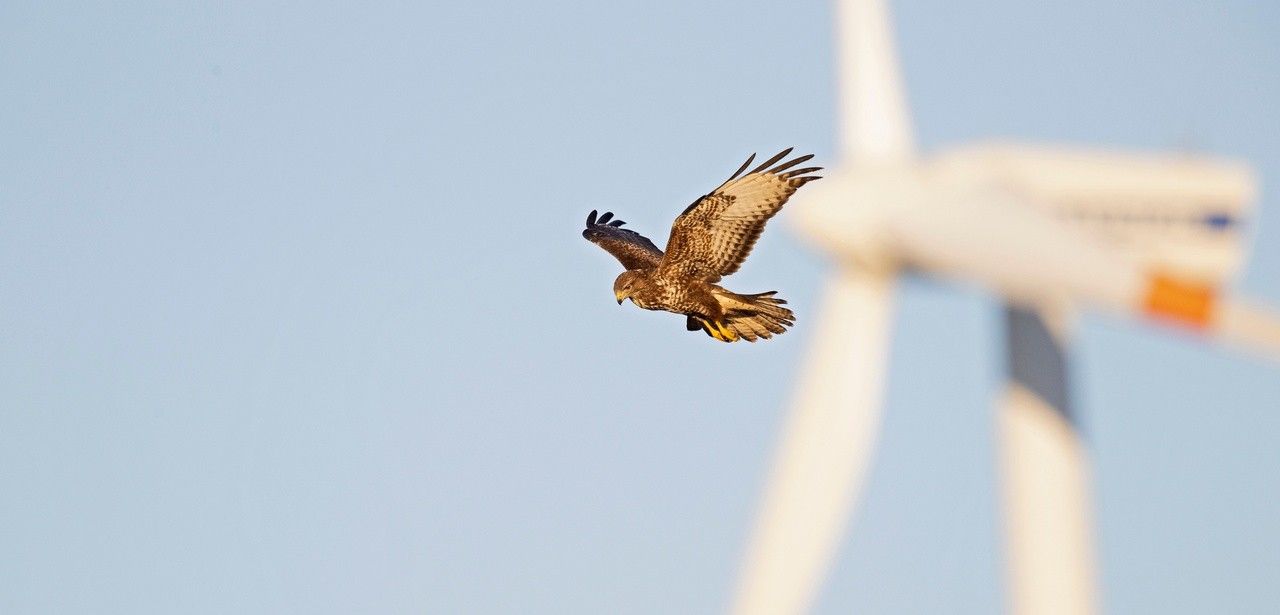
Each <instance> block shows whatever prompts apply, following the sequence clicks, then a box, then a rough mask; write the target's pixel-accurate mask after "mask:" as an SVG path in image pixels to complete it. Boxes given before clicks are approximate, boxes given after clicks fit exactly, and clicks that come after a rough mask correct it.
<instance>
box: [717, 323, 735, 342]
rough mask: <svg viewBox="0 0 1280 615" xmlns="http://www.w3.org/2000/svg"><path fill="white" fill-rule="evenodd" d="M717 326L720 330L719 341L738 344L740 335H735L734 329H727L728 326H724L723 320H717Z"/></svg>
mask: <svg viewBox="0 0 1280 615" xmlns="http://www.w3.org/2000/svg"><path fill="white" fill-rule="evenodd" d="M715 324H716V328H717V329H719V330H720V338H719V339H720V340H721V341H725V342H736V341H738V334H737V333H734V332H733V330H732V329H730V328H729V327H726V326H725V324H724V321H722V320H717V321H716V323H715Z"/></svg>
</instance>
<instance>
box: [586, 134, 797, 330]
mask: <svg viewBox="0 0 1280 615" xmlns="http://www.w3.org/2000/svg"><path fill="white" fill-rule="evenodd" d="M791 149H792V148H787V149H786V150H783V151H782V152H780V153H778V155H776V156H774V157H772V158H770V159H769V160H767V161H765V162H764V163H763V164H761V165H759V166H757V167H755V168H754V169H751V170H750V171H747V167H749V166H751V163H752V162H753V161H754V160H755V154H752V155H751V157H750V158H747V161H746V162H744V163H742V166H741V167H738V170H737V172H735V173H734V174H733V175H732V176H731V177H729V179H727V180H725V182H724V183H723V184H720V186H719V187H718V188H716V189H715V190H713V191H712V192H711V194H708V195H706V196H703V197H701V198H699V199H698V200H696V201H694V202H693V203H692V204H691V205H689V206H688V207H686V208H685V210H684V212H682V213H681V214H680V216H679V217H678V218H676V221H675V222H674V223H672V225H671V237H670V238H669V239H667V251H666V253H665V254H664V253H663V252H662V250H659V249H658V246H655V245H653V242H652V241H649V240H648V239H647V238H645V237H644V236H643V235H640V234H639V233H636V232H634V231H631V230H628V229H624V228H622V225H623V222H622V220H615V219H613V214H612V213H611V212H605V213H604V215H601V216H598V217H597V215H596V212H595V210H592V212H591V214H590V215H588V216H587V228H586V230H584V231H582V236H583V237H585V238H587V240H589V241H591V242H592V243H595V244H596V245H598V246H600V247H602V248H604V249H605V250H606V251H607V252H609V253H610V254H612V255H613V256H614V258H617V259H618V260H619V261H620V262H621V263H622V266H623V267H625V268H626V269H627V270H626V271H624V272H622V274H621V275H619V276H618V279H617V280H615V281H614V282H613V295H614V297H615V298H616V299H617V300H618V305H622V302H623V300H625V299H630V300H631V302H632V303H634V304H636V305H638V306H640V307H642V308H644V309H646V310H665V311H668V312H675V313H676V314H684V315H685V317H686V322H685V327H686V328H687V329H688V330H690V331H697V330H699V329H702V330H703V331H706V332H707V334H708V335H710V336H711V337H714V338H715V339H718V340H720V341H722V342H735V341H737V340H738V339H745V340H747V341H749V342H754V341H756V340H757V339H759V338H762V337H763V338H765V339H769V338H771V337H773V335H774V334H777V333H783V332H785V331H786V330H787V327H788V326H791V325H792V324H794V323H795V314H793V313H792V312H791V310H788V309H787V308H784V307H782V305H784V304H786V301H783V300H782V299H778V298H776V297H774V294H776V293H777V291H770V292H767V293H758V294H754V295H739V294H737V293H734V292H730V291H728V290H726V289H724V288H722V287H721V286H719V285H717V284H716V282H719V281H720V278H722V277H724V276H727V275H729V274H731V273H733V272H735V271H737V270H738V268H739V267H741V266H742V261H744V260H746V258H747V255H748V254H750V253H751V248H752V247H753V246H755V243H756V240H757V239H759V238H760V233H761V232H763V231H764V225H765V223H766V222H768V221H769V218H772V217H773V215H774V214H776V213H778V210H780V209H782V205H783V203H786V202H787V199H788V198H790V197H791V195H792V194H794V193H795V191H796V189H798V188H799V187H800V186H803V185H805V184H807V183H809V182H811V181H813V180H815V179H818V176H816V175H811V173H813V172H815V171H818V170H820V169H821V168H822V167H805V168H802V169H795V170H789V169H791V168H792V167H795V166H797V165H799V164H801V163H803V162H806V161H808V160H809V159H810V158H813V154H809V155H807V156H800V157H798V158H793V159H791V160H787V161H783V162H779V161H782V160H783V159H784V158H786V157H787V156H788V155H789V154H790V153H791ZM744 171H746V173H745V174H744V173H743V172H744Z"/></svg>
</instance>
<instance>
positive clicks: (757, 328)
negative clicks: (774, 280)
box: [686, 291, 796, 342]
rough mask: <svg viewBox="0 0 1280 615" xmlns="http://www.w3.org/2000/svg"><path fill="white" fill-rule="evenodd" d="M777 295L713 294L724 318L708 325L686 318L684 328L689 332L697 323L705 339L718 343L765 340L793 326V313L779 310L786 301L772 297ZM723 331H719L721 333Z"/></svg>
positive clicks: (783, 308)
mask: <svg viewBox="0 0 1280 615" xmlns="http://www.w3.org/2000/svg"><path fill="white" fill-rule="evenodd" d="M775 294H777V291H770V292H767V293H758V294H754V295H739V294H737V293H731V292H729V291H721V292H718V293H716V299H717V300H718V301H719V302H720V306H721V307H722V308H723V309H724V311H725V318H724V320H723V321H721V322H720V323H719V325H720V326H719V327H717V323H709V322H706V321H702V320H700V319H698V320H696V321H695V319H694V318H695V317H692V316H691V317H690V319H689V322H687V323H686V324H687V326H689V327H690V328H692V327H693V326H694V324H695V322H697V324H699V325H700V327H699V328H701V329H703V330H704V331H706V332H707V335H710V336H711V337H714V338H716V339H718V340H720V341H722V342H733V341H737V340H738V339H739V338H741V339H745V340H747V341H748V342H754V341H756V340H758V339H761V338H764V339H769V338H771V337H773V336H774V335H780V334H782V333H785V332H786V331H787V327H790V326H791V325H793V324H795V319H796V317H795V313H793V312H792V311H791V310H789V309H787V308H785V307H782V306H783V305H786V303H787V302H786V301H785V300H783V299H778V298H776V297H774V295H775ZM721 329H723V330H721Z"/></svg>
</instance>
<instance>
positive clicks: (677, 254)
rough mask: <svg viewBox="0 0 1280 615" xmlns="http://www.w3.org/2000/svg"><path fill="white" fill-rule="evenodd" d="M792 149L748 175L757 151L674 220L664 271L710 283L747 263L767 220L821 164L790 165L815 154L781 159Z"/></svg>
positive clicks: (663, 266) (803, 160)
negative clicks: (710, 191)
mask: <svg viewBox="0 0 1280 615" xmlns="http://www.w3.org/2000/svg"><path fill="white" fill-rule="evenodd" d="M791 150H792V148H787V149H785V150H783V151H782V152H779V153H778V154H777V155H776V156H774V157H772V158H770V159H769V160H767V161H765V162H764V163H763V164H761V165H759V166H757V167H756V168H754V169H751V170H750V171H747V172H746V174H745V175H744V174H743V171H746V169H747V167H749V166H751V163H752V161H754V160H755V154H752V155H751V157H750V158H747V161H746V162H744V163H742V166H741V167H738V171H737V172H736V173H734V174H733V175H732V176H731V177H729V179H727V180H725V182H724V183H723V184H720V187H718V188H716V189H715V190H714V191H713V192H712V193H711V194H708V195H706V196H704V197H702V198H700V199H698V200H696V201H694V202H693V204H691V205H689V207H687V208H686V209H685V210H684V213H682V214H680V217H678V218H676V221H675V223H673V224H672V225H671V238H670V239H669V240H668V241H667V253H666V256H665V257H663V259H662V263H661V265H660V266H659V270H660V271H665V272H672V273H679V274H682V275H688V276H692V277H696V278H702V279H705V280H706V281H708V282H715V281H718V280H719V279H720V278H721V277H722V276H726V275H729V274H731V273H733V272H735V271H737V270H738V268H739V267H741V266H742V261H744V260H746V259H747V255H748V254H750V253H751V248H752V247H754V246H755V244H756V240H757V239H759V238H760V233H762V232H763V231H764V225H765V223H766V222H768V221H769V218H772V217H773V215H774V214H776V213H778V210H780V209H782V205H783V203H786V202H787V199H788V198H790V197H791V195H792V194H795V191H796V189H798V188H799V187H800V186H803V185H805V184H806V183H808V182H811V181H813V180H815V179H818V176H817V175H810V173H813V172H815V171H818V170H821V169H822V167H805V168H802V169H795V170H790V169H791V168H792V167H795V166H797V165H799V164H801V163H803V162H806V161H808V160H809V159H810V158H813V154H809V155H807V156H800V157H798V158H793V159H791V160H787V161H783V162H781V163H779V161H780V160H782V159H783V158H786V157H787V155H788V154H790V153H791Z"/></svg>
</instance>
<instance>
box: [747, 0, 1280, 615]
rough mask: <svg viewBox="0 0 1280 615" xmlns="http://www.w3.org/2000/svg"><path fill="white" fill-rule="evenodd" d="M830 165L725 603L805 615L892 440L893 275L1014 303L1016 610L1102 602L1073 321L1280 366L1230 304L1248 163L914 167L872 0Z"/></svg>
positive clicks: (849, 68)
mask: <svg viewBox="0 0 1280 615" xmlns="http://www.w3.org/2000/svg"><path fill="white" fill-rule="evenodd" d="M836 14H837V30H838V45H837V48H838V50H839V70H840V74H839V81H838V83H839V98H840V100H839V109H840V118H839V122H838V124H839V127H840V134H839V140H840V152H841V155H842V157H843V158H842V160H841V161H840V166H839V168H837V169H835V171H834V172H832V173H830V174H829V175H828V178H827V179H825V180H823V181H822V182H818V183H816V184H814V185H812V186H810V187H809V189H808V190H806V191H803V192H801V193H799V194H798V195H797V196H796V198H795V201H794V205H793V206H792V217H793V220H794V221H796V222H797V224H798V226H799V227H800V230H801V232H802V234H803V235H804V236H805V237H806V238H807V239H808V240H809V241H810V242H811V243H813V244H815V245H816V246H818V247H819V248H820V249H822V250H823V251H825V252H826V253H828V254H829V255H830V256H831V258H832V259H833V260H834V262H835V271H834V272H833V273H832V275H831V279H830V280H829V281H828V282H827V288H826V290H825V299H824V300H823V302H822V306H821V308H820V310H819V315H818V318H817V319H816V322H815V324H813V325H812V326H811V330H812V331H817V332H820V337H816V338H815V339H813V340H812V342H811V343H812V344H813V347H812V348H811V349H810V351H809V355H808V357H807V358H806V360H805V361H804V363H803V364H802V365H801V367H800V371H799V374H798V376H797V381H796V382H797V383H796V392H795V397H794V401H793V405H792V410H791V414H790V416H789V418H788V420H787V424H786V426H785V427H784V433H783V435H782V441H781V443H780V444H779V447H778V450H777V453H776V458H775V460H774V464H773V468H772V471H771V472H770V475H769V477H768V479H767V483H766V486H765V489H764V493H763V496H762V501H761V503H760V508H759V511H758V513H757V520H756V526H755V529H754V531H753V534H752V536H751V538H750V541H749V543H748V546H747V549H746V552H745V560H744V562H743V566H742V573H741V577H740V578H739V583H738V588H737V592H736V595H735V597H734V604H733V612H734V613H737V614H740V615H783V614H796V613H803V612H806V611H807V610H808V609H809V608H810V606H811V605H812V603H813V600H814V597H815V596H816V595H817V593H818V591H819V590H820V588H821V584H822V582H823V580H824V579H825V577H826V574H827V571H828V569H829V567H830V565H831V562H832V560H833V558H834V555H835V553H836V549H837V547H838V545H839V543H840V541H841V539H842V537H843V534H844V530H845V528H846V527H847V524H848V520H849V517H850V515H851V513H852V512H853V509H854V507H855V505H856V502H857V499H858V495H859V493H860V491H861V487H862V483H863V480H864V478H865V475H866V470H867V467H868V465H869V462H870V459H871V456H872V454H873V452H874V450H875V440H876V435H877V432H878V430H879V423H880V412H881V407H882V397H883V391H884V384H885V378H886V375H887V374H886V367H887V364H888V351H889V348H890V340H891V326H892V320H893V316H892V315H893V295H894V284H895V279H896V277H897V276H898V275H899V274H900V273H902V272H903V271H913V272H919V273H923V274H925V275H929V276H933V277H936V278H943V279H955V280H961V281H964V282H968V283H974V284H977V285H979V286H981V287H984V288H986V289H988V290H990V291H991V292H993V293H996V294H998V295H999V296H1001V297H1002V298H1003V299H1004V300H1005V301H1006V304H1007V307H1006V309H1005V331H1006V346H1007V361H1008V372H1009V374H1008V378H1009V379H1008V383H1007V385H1006V387H1005V391H1004V393H1003V395H1002V396H1001V398H1000V401H999V404H1000V412H999V413H998V417H999V425H998V431H997V434H998V436H999V447H1000V460H1001V465H1002V473H1001V474H1002V478H1003V489H1002V496H1003V500H1004V502H1003V503H1004V511H1005V512H1004V523H1005V532H1006V540H1005V543H1006V561H1007V568H1008V583H1009V584H1008V586H1009V590H1010V596H1009V605H1010V608H1011V610H1012V611H1013V612H1015V613H1019V614H1026V615H1031V614H1034V615H1045V614H1056V613H1061V614H1064V615H1066V614H1088V613H1092V612H1094V611H1095V609H1096V603H1097V597H1096V590H1095V579H1094V574H1095V573H1094V568H1095V566H1094V554H1093V532H1092V523H1091V520H1090V511H1091V506H1090V504H1089V470H1088V463H1087V457H1086V455H1085V452H1084V449H1083V448H1082V446H1081V443H1080V437H1079V434H1078V432H1077V430H1076V424H1075V415H1074V412H1073V408H1072V404H1071V398H1070V390H1069V387H1068V384H1067V372H1066V348H1067V345H1068V342H1069V339H1070V336H1071V328H1072V327H1071V324H1072V320H1073V313H1074V312H1075V310H1077V309H1079V308H1089V309H1097V310H1102V311H1105V312H1111V313H1113V314H1117V315H1122V316H1126V317H1136V318H1143V319H1155V320H1159V321H1162V322H1166V323H1170V324H1173V325H1177V326H1182V327H1185V328H1190V329H1193V330H1196V331H1199V332H1201V333H1202V334H1204V335H1205V336H1206V337H1209V338H1211V339H1217V340H1221V341H1225V342H1229V343H1234V344H1239V345H1243V346H1247V347H1250V348H1251V349H1253V350H1256V351H1260V352H1263V353H1266V354H1269V355H1271V356H1274V357H1277V358H1280V318H1277V317H1276V316H1275V315H1274V314H1273V313H1272V312H1269V311H1267V310H1264V309H1260V308H1258V307H1255V306H1252V305H1250V304H1248V303H1247V302H1242V301H1239V300H1237V299H1236V298H1234V297H1232V296H1230V295H1224V294H1223V293H1222V292H1221V289H1223V288H1226V287H1227V286H1228V285H1229V283H1230V281H1231V279H1232V278H1233V277H1234V276H1235V275H1236V274H1237V273H1238V271H1239V269H1240V265H1241V262H1242V261H1243V259H1244V256H1245V244H1246V241H1245V239H1246V238H1245V236H1244V232H1243V225H1242V221H1243V220H1244V218H1245V216H1246V215H1247V214H1248V213H1249V208H1250V207H1251V204H1252V202H1253V199H1254V196H1255V182H1254V179H1253V177H1252V175H1251V173H1250V171H1249V170H1248V169H1247V168H1246V167H1245V166H1243V165H1240V164H1237V163H1229V162H1223V161H1216V160H1210V159H1206V158H1199V157H1188V156H1180V155H1177V156H1175V155H1151V154H1125V153H1116V152H1111V151H1106V150H1093V151H1090V150H1079V149H1067V148H1061V147H1049V146H1037V145H1017V144H987V145H980V146H976V147H967V148H961V149H956V150H953V151H950V152H944V153H942V154H938V155H934V156H931V157H928V158H919V157H917V156H916V155H915V151H914V149H915V148H914V143H913V136H912V129H911V123H910V120H909V112H908V108H907V104H906V96H905V93H904V89H903V85H902V78H901V74H900V71H899V69H898V61H897V58H896V56H895V53H894V46H893V36H892V29H891V27H890V20H889V15H888V11H887V9H886V8H885V6H884V3H883V2H882V1H881V0H843V1H840V2H837V11H836Z"/></svg>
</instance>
